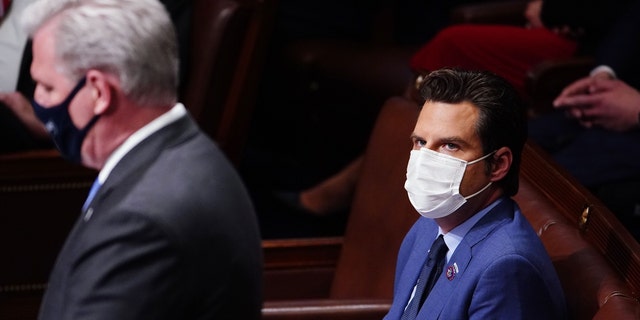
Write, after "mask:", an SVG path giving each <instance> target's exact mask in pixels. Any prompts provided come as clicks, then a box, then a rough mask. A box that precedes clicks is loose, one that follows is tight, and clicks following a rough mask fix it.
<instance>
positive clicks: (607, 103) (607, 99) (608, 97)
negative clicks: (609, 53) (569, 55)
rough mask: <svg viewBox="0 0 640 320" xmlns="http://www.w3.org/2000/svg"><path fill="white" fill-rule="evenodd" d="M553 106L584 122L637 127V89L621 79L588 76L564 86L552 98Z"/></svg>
mask: <svg viewBox="0 0 640 320" xmlns="http://www.w3.org/2000/svg"><path fill="white" fill-rule="evenodd" d="M553 104H554V106H555V107H556V108H564V109H566V110H567V114H568V115H570V116H572V117H574V118H576V119H577V120H578V121H579V122H580V123H581V124H582V125H583V126H585V127H593V126H598V127H602V128H605V129H608V130H613V131H628V130H632V129H636V128H638V127H639V122H640V118H639V117H640V92H638V90H636V89H635V88H633V87H631V86H629V85H628V84H626V83H625V82H623V81H620V80H617V79H611V78H607V77H604V76H589V77H586V78H582V79H580V80H577V81H576V82H574V83H572V84H570V85H569V86H567V87H566V88H565V89H564V90H563V91H562V92H561V93H560V95H559V96H558V97H557V98H556V99H555V101H554V103H553Z"/></svg>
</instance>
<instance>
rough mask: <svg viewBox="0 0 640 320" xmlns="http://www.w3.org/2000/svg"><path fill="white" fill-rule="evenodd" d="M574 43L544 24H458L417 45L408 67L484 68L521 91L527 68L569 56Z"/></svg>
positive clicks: (575, 43)
mask: <svg viewBox="0 0 640 320" xmlns="http://www.w3.org/2000/svg"><path fill="white" fill-rule="evenodd" d="M577 46H578V44H577V42H576V41H573V40H569V39H566V38H564V37H562V36H559V35H557V34H555V33H553V32H551V31H550V30H547V29H544V28H535V29H527V28H523V27H515V26H507V25H477V24H461V25H454V26H451V27H447V28H445V29H443V30H442V31H440V32H439V33H438V34H437V35H436V36H435V37H434V38H433V39H432V40H431V41H429V42H427V44H425V45H424V46H423V47H422V48H420V50H418V52H417V53H416V54H415V55H414V56H413V57H412V58H411V67H412V68H413V69H414V70H427V71H428V70H436V69H440V68H445V67H459V68H463V69H473V70H488V71H491V72H494V73H496V74H497V75H499V76H502V77H503V78H505V79H506V80H507V81H509V82H510V83H511V84H512V85H513V86H514V87H515V88H516V89H517V90H519V91H520V92H521V93H524V92H525V88H524V83H525V77H526V73H527V71H528V70H530V69H531V68H532V67H533V66H535V65H537V64H538V63H540V62H542V61H544V60H548V59H563V58H569V57H571V56H573V55H574V54H575V52H576V50H577Z"/></svg>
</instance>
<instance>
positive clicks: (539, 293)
mask: <svg viewBox="0 0 640 320" xmlns="http://www.w3.org/2000/svg"><path fill="white" fill-rule="evenodd" d="M548 290H549V287H548V286H547V281H546V278H545V275H543V274H540V270H539V269H538V268H536V267H534V265H533V264H532V263H531V262H530V261H528V260H527V259H525V258H524V257H522V256H520V255H515V254H510V255H506V256H502V257H500V258H499V259H496V260H495V261H493V262H492V263H491V264H489V265H488V266H487V268H486V269H485V271H484V272H483V273H482V275H481V276H480V280H479V281H478V284H477V286H476V290H475V291H474V293H473V298H472V301H471V304H470V306H469V319H471V320H480V319H531V320H534V319H560V318H562V317H563V315H562V314H557V313H558V312H562V311H561V310H558V308H556V307H555V306H556V305H557V303H558V302H557V301H554V300H553V299H554V298H553V297H552V295H551V294H550V292H549V291H548Z"/></svg>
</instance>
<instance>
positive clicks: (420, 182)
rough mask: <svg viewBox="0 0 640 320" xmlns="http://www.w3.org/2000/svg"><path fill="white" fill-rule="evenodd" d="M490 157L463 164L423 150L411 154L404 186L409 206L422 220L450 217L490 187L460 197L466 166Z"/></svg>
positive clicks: (431, 151) (458, 160)
mask: <svg viewBox="0 0 640 320" xmlns="http://www.w3.org/2000/svg"><path fill="white" fill-rule="evenodd" d="M494 153H495V151H494V152H491V153H489V154H487V155H485V156H483V157H481V158H479V159H476V160H473V161H469V162H467V161H465V160H461V159H458V158H455V157H452V156H449V155H446V154H444V153H440V152H436V151H433V150H430V149H427V148H421V149H420V150H411V154H410V157H409V163H408V165H407V181H406V182H405V184H404V188H405V189H406V190H407V194H408V195H409V200H410V201H411V204H412V205H413V207H414V208H415V209H416V210H417V211H418V212H419V213H420V214H421V215H422V216H423V217H425V218H431V219H435V218H442V217H445V216H448V215H450V214H451V213H453V212H454V211H456V210H458V208H460V207H461V206H462V205H463V204H465V202H467V200H468V199H470V198H472V197H475V196H476V195H478V194H480V193H481V192H482V191H484V190H486V189H487V188H488V187H489V186H490V185H491V182H489V184H487V185H486V186H485V187H484V188H482V189H480V191H478V192H476V193H474V194H472V195H469V196H466V197H463V196H462V195H461V194H460V183H461V182H462V177H463V176H464V172H465V170H466V168H467V165H471V164H474V163H476V162H479V161H482V160H484V159H486V158H487V157H489V156H490V155H492V154H494Z"/></svg>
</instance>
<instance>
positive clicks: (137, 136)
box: [98, 103, 187, 184]
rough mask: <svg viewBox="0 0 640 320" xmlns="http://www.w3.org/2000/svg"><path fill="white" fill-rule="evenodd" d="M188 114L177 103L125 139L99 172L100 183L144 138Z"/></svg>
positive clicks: (180, 104)
mask: <svg viewBox="0 0 640 320" xmlns="http://www.w3.org/2000/svg"><path fill="white" fill-rule="evenodd" d="M186 114H187V109H186V108H185V107H184V105H183V104H182V103H177V104H176V105H175V106H173V108H171V110H169V111H167V112H165V113H164V114H162V115H161V116H159V117H157V118H155V119H154V120H153V121H151V122H149V123H147V124H146V125H145V126H144V127H142V128H140V129H138V131H136V132H134V133H133V134H132V135H131V136H129V138H127V140H125V141H124V142H123V143H122V144H121V145H120V146H119V147H118V148H116V150H115V151H113V152H112V153H111V155H110V156H109V158H107V161H106V162H105V163H104V166H103V167H102V169H101V170H100V173H99V174H98V181H100V184H104V182H105V181H106V180H107V177H109V174H111V170H113V168H115V166H116V165H117V164H118V162H120V160H122V158H123V157H124V156H125V155H126V154H127V153H129V151H131V149H133V148H134V147H135V146H137V145H138V144H139V143H140V142H142V140H144V139H146V138H147V137H149V136H150V135H152V134H153V133H155V132H156V131H158V130H160V129H162V128H164V127H166V126H168V125H169V124H171V123H173V122H175V121H177V120H178V119H180V118H182V117H184V116H185V115H186Z"/></svg>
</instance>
